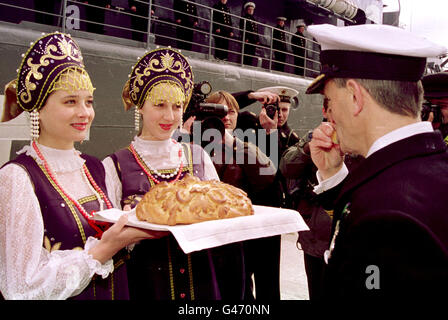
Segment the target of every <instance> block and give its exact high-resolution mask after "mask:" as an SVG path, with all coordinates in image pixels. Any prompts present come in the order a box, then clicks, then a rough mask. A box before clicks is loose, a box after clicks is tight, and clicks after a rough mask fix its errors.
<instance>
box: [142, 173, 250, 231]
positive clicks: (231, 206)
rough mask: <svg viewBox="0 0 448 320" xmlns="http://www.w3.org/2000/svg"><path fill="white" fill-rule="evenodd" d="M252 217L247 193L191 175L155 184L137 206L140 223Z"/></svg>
mask: <svg viewBox="0 0 448 320" xmlns="http://www.w3.org/2000/svg"><path fill="white" fill-rule="evenodd" d="M252 214H254V209H253V207H252V202H251V201H250V199H249V198H248V197H247V194H246V193H245V192H244V191H243V190H241V189H239V188H236V187H234V186H232V185H230V184H227V183H224V182H221V181H215V180H210V181H201V180H200V179H199V178H197V177H195V176H192V175H189V174H187V175H186V176H185V177H184V179H182V180H179V181H176V182H172V183H167V182H161V183H159V184H157V185H155V186H154V187H152V188H151V189H150V190H149V192H147V193H146V194H145V195H144V196H143V198H142V200H141V201H140V202H139V203H138V205H137V207H136V216H137V218H138V219H139V220H142V221H147V222H150V223H155V224H164V225H170V226H173V225H176V224H191V223H196V222H203V221H208V220H217V219H226V218H233V217H241V216H247V215H252Z"/></svg>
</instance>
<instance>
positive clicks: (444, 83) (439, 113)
mask: <svg viewBox="0 0 448 320" xmlns="http://www.w3.org/2000/svg"><path fill="white" fill-rule="evenodd" d="M422 84H423V88H424V91H425V93H424V97H425V100H426V102H425V103H423V108H422V112H421V118H422V120H423V121H430V122H432V126H433V128H434V129H437V130H439V131H440V132H441V133H442V136H443V138H444V139H445V142H446V143H447V144H448V73H447V72H439V73H434V74H429V75H426V76H424V77H423V79H422Z"/></svg>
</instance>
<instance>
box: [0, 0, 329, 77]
mask: <svg viewBox="0 0 448 320" xmlns="http://www.w3.org/2000/svg"><path fill="white" fill-rule="evenodd" d="M81 1H82V0H63V1H62V2H61V8H60V13H59V14H57V13H49V12H43V11H39V10H35V9H32V8H26V7H23V6H17V5H14V4H11V3H5V2H6V1H3V0H0V10H2V9H1V7H8V8H13V9H17V10H25V11H29V12H34V13H40V14H42V15H48V16H51V17H58V18H59V19H61V18H62V23H60V21H58V26H59V27H60V28H61V31H62V32H67V26H66V21H67V18H70V16H68V14H69V13H68V12H67V8H68V7H69V6H71V5H75V6H78V8H83V10H85V9H86V8H88V7H90V8H95V9H98V10H103V11H104V12H105V13H110V14H119V15H121V16H122V17H129V18H128V19H132V18H140V19H144V20H146V21H145V23H147V27H146V30H145V31H142V30H137V29H133V28H132V27H129V25H126V24H124V25H123V22H124V21H125V20H126V19H121V20H114V23H113V24H109V23H105V20H104V21H102V22H98V21H90V20H88V19H87V17H82V18H81V17H77V19H78V21H79V22H84V23H89V24H93V25H101V26H103V27H107V28H110V29H109V30H117V32H120V30H121V31H126V32H128V31H131V32H137V33H140V34H142V36H144V35H146V37H147V40H146V43H145V45H146V47H147V48H148V49H149V48H150V46H151V44H152V43H151V39H150V36H149V35H151V36H153V35H155V36H156V37H157V38H159V40H165V41H166V40H168V41H178V40H182V41H183V42H185V43H189V44H190V45H195V46H196V48H197V49H199V51H200V52H203V51H202V50H206V54H207V55H208V59H212V53H213V50H220V51H223V52H227V53H229V54H232V55H233V56H236V57H237V59H240V60H237V61H239V62H237V63H238V64H241V66H242V65H243V62H244V56H248V57H252V58H255V59H257V58H262V59H263V60H265V61H267V62H268V68H267V69H268V70H270V71H272V66H273V64H274V63H277V64H282V65H284V66H285V67H286V66H289V67H290V68H291V67H292V69H293V70H294V67H295V65H294V64H291V63H290V61H288V60H293V59H294V58H296V57H297V58H303V60H304V63H303V66H301V67H302V68H303V70H304V74H303V75H304V76H314V75H315V73H316V72H318V70H319V68H320V62H319V58H318V55H319V54H320V51H319V49H317V50H315V49H314V48H319V46H318V44H317V42H315V41H314V40H312V39H309V38H306V37H305V38H304V39H305V41H306V44H305V46H304V47H301V46H297V45H294V44H293V43H291V40H292V37H300V36H298V35H296V34H295V33H292V32H289V31H288V30H283V29H278V28H276V27H273V26H271V25H268V24H265V23H262V22H258V21H252V20H249V21H250V22H254V23H256V24H257V26H258V28H259V29H258V30H259V31H260V27H261V28H262V30H261V31H262V33H260V32H258V33H253V32H250V31H247V30H246V24H247V23H249V22H248V19H246V18H244V17H242V16H240V15H236V14H233V13H230V12H229V13H225V14H226V15H229V16H230V17H231V19H232V22H233V23H232V25H231V26H228V25H225V24H222V23H219V22H217V21H214V17H215V14H216V12H218V10H216V9H214V8H213V7H209V6H207V5H203V4H200V3H196V2H191V1H188V0H186V2H190V3H192V4H194V5H195V6H196V8H197V10H198V11H200V10H203V11H202V13H207V12H208V16H207V14H205V15H204V14H203V15H202V16H200V15H198V16H195V15H191V14H189V13H185V12H180V11H177V10H174V9H173V8H170V7H166V6H164V5H162V4H156V3H154V1H152V0H149V2H148V1H146V2H143V1H140V0H136V1H137V2H140V3H141V4H144V5H145V6H147V8H148V12H147V14H146V16H144V15H140V14H138V13H134V12H132V11H130V9H124V10H123V8H120V7H117V6H115V7H114V6H112V7H110V8H103V7H100V6H96V5H93V4H89V3H87V4H86V3H83V2H81ZM30 2H31V0H30ZM151 8H154V9H155V10H156V14H155V15H154V16H152V15H151ZM158 10H161V12H163V13H164V14H165V18H164V17H160V16H158V15H157V11H158ZM175 13H180V14H182V15H184V16H190V17H194V18H195V19H197V20H198V27H197V28H191V27H187V26H183V25H182V26H181V27H182V28H184V29H186V30H193V31H194V32H196V33H197V35H198V37H204V38H205V40H204V41H196V42H195V41H188V40H186V39H177V38H176V36H173V35H172V34H168V35H166V34H163V32H158V31H157V29H158V28H157V26H158V25H160V26H164V27H167V28H177V27H179V25H178V24H177V23H176V22H175V21H173V20H172V19H171V18H166V16H167V15H166V14H168V16H169V15H171V16H172V15H174V14H175ZM242 19H243V21H244V23H243V29H240V27H239V26H240V21H241V20H242ZM115 21H117V22H115ZM235 22H237V23H236V24H235ZM154 23H156V24H154ZM214 25H218V26H223V27H226V28H227V27H229V28H231V29H232V30H233V33H234V36H233V37H231V38H230V37H225V36H221V35H220V34H215V33H213V31H214V28H213V26H214ZM154 28H155V29H154ZM276 29H277V30H280V31H281V32H283V33H284V34H285V35H286V41H283V40H280V39H274V37H273V35H274V30H276ZM83 31H84V30H83ZM117 32H115V33H117ZM111 33H114V32H111ZM248 34H256V35H257V36H259V37H260V44H255V43H250V46H252V47H254V48H256V51H255V54H254V55H252V54H248V53H246V52H245V46H246V39H247V35H248ZM207 37H208V38H207ZM218 38H220V39H224V38H225V39H228V41H229V46H228V48H227V49H225V48H219V47H218V48H217V47H216V44H215V45H214V43H213V39H215V40H216V39H218ZM143 39H144V38H143ZM288 39H289V41H288ZM156 41H157V40H156ZM274 41H276V42H278V43H284V44H286V47H287V48H288V46H290V48H291V49H293V51H294V48H301V49H303V50H304V54H303V56H302V55H296V54H294V53H293V52H290V51H288V49H287V50H286V51H283V50H278V49H276V48H274V46H273V43H274ZM257 50H258V51H257ZM277 52H281V53H284V54H285V55H286V57H287V58H286V60H285V61H277V60H276V59H275V53H277ZM257 53H258V54H257ZM288 57H289V58H288ZM235 62H236V61H235V60H234V62H233V63H235ZM229 63H232V62H229ZM285 69H286V68H285ZM293 72H294V71H293ZM313 73H314V74H313Z"/></svg>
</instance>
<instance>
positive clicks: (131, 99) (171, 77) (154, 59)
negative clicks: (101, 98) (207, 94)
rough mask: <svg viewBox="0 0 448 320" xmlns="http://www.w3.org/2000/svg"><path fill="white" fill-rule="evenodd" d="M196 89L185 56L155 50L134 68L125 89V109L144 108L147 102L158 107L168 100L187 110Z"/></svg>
mask: <svg viewBox="0 0 448 320" xmlns="http://www.w3.org/2000/svg"><path fill="white" fill-rule="evenodd" d="M162 84H164V85H162ZM193 86H194V83H193V72H192V70H191V66H190V64H189V63H188V61H187V59H186V58H185V57H184V56H183V55H182V54H180V53H179V52H177V51H175V50H173V49H171V48H161V49H155V50H152V51H150V52H148V53H146V54H145V55H144V56H143V57H142V58H141V59H139V60H138V62H137V63H136V64H135V66H134V67H133V69H132V73H131V74H130V75H129V80H128V81H127V82H126V84H125V86H124V88H123V94H122V97H123V104H124V108H125V110H129V109H130V108H131V107H132V106H133V105H134V106H136V107H137V108H142V107H143V105H144V103H145V101H146V100H147V99H151V101H152V102H153V103H154V104H158V103H159V102H160V101H162V100H165V101H170V102H173V103H176V104H183V105H184V106H187V105H188V102H189V101H190V98H191V94H192V91H193Z"/></svg>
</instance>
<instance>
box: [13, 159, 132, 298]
mask: <svg viewBox="0 0 448 320" xmlns="http://www.w3.org/2000/svg"><path fill="white" fill-rule="evenodd" d="M81 157H82V158H83V159H85V160H86V165H87V168H88V170H89V172H90V173H91V175H92V177H93V179H94V180H95V182H96V183H97V184H98V186H99V187H100V188H101V190H103V191H104V192H105V193H106V194H107V192H106V185H105V170H104V167H103V165H102V163H101V162H100V161H99V160H98V159H96V158H94V157H91V156H88V155H84V154H82V155H81ZM8 163H14V164H17V165H20V166H21V167H22V168H24V169H25V170H26V171H27V172H28V174H29V176H30V179H31V181H32V183H33V187H34V192H35V193H36V196H37V199H38V200H39V204H40V208H41V212H42V218H43V221H44V228H45V230H44V239H43V246H44V247H45V248H46V249H47V250H49V251H50V252H51V251H53V250H78V249H83V248H84V243H85V241H86V240H87V238H88V237H90V236H95V234H96V231H95V230H94V229H93V228H92V227H91V226H90V225H89V223H88V222H87V220H86V219H85V218H84V217H83V215H82V214H81V213H79V212H78V209H77V208H76V207H75V206H74V205H73V204H72V203H71V202H70V201H68V200H67V201H66V200H65V199H64V198H65V196H63V194H62V193H61V192H60V191H59V190H56V189H55V187H54V186H53V185H52V184H51V182H50V181H51V179H50V177H49V176H48V175H47V174H46V173H45V172H44V170H43V169H42V168H41V167H39V165H38V164H37V163H36V161H35V160H34V159H33V158H32V157H30V156H27V155H25V154H21V155H19V156H18V157H17V158H16V159H15V160H12V161H10V162H8ZM78 202H79V203H80V204H81V205H82V206H83V207H84V208H85V209H86V211H87V212H91V211H92V210H99V203H98V201H97V200H96V198H95V197H86V198H83V199H78ZM125 258H126V253H125V251H124V250H122V251H120V252H119V253H118V254H116V255H115V257H114V265H115V269H114V271H113V273H111V274H110V275H109V277H108V278H106V279H102V278H101V276H96V275H95V276H94V277H93V278H92V281H91V282H90V284H89V286H88V287H87V288H85V289H84V291H82V292H81V293H80V294H79V295H77V296H75V297H72V298H71V299H76V300H95V299H98V300H113V299H129V291H128V285H127V274H126V267H125V266H124V260H125Z"/></svg>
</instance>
